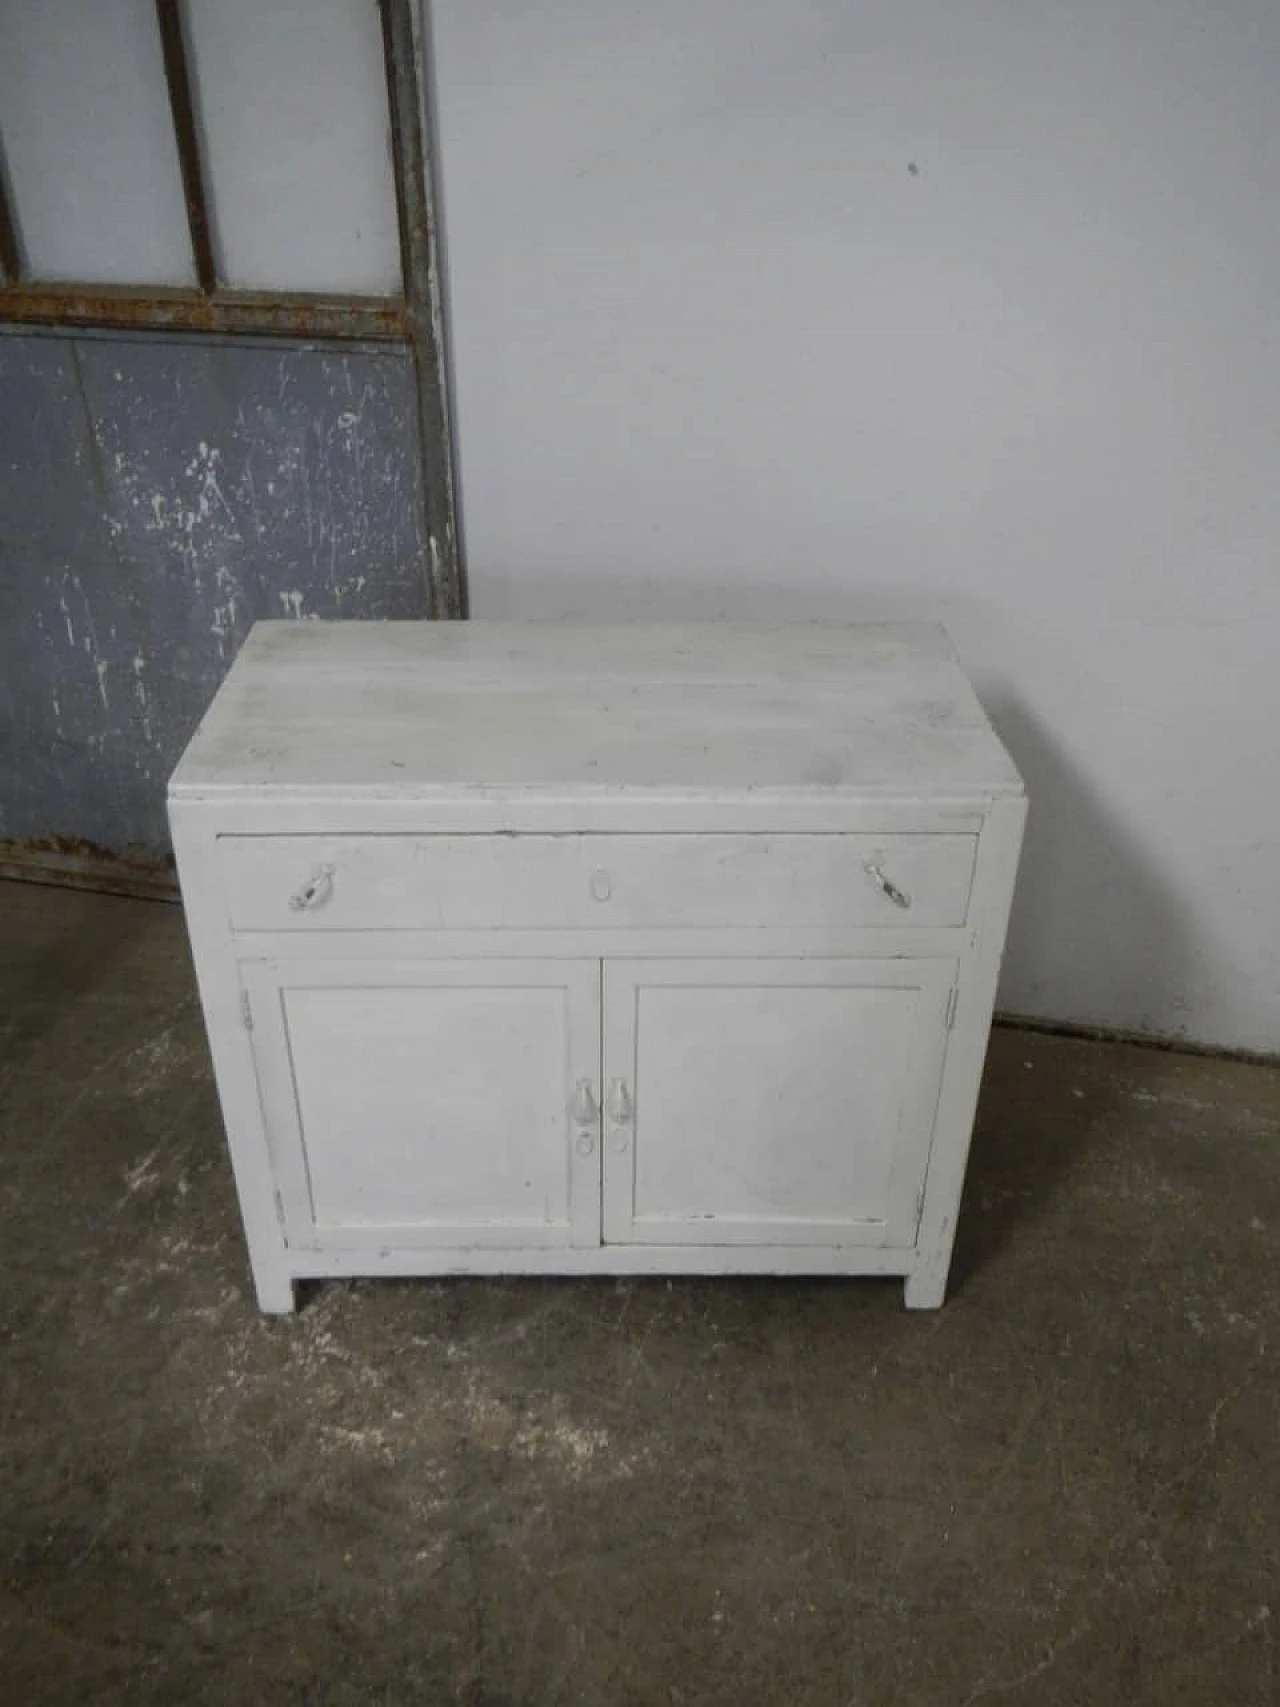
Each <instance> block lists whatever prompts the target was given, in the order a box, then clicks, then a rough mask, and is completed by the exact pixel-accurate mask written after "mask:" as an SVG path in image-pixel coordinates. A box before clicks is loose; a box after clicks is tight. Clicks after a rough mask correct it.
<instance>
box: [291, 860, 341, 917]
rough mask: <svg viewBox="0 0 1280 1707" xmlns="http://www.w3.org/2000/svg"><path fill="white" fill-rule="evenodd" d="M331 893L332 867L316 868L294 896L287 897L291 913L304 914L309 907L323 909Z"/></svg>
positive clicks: (322, 866)
mask: <svg viewBox="0 0 1280 1707" xmlns="http://www.w3.org/2000/svg"><path fill="white" fill-rule="evenodd" d="M332 893H333V867H332V866H331V865H321V866H317V867H316V869H315V871H314V872H313V873H312V874H311V876H310V877H309V878H308V880H307V881H306V882H305V883H304V884H303V885H302V888H301V889H299V890H298V892H297V894H296V895H290V897H289V911H290V912H291V913H305V912H306V911H307V910H308V909H309V908H311V907H323V906H324V904H325V902H326V901H327V900H328V899H329V896H330V895H331V894H332Z"/></svg>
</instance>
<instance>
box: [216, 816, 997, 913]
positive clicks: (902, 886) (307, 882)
mask: <svg viewBox="0 0 1280 1707" xmlns="http://www.w3.org/2000/svg"><path fill="white" fill-rule="evenodd" d="M976 847H977V838H976V836H971V835H950V834H947V835H901V834H893V835H885V836H876V835H861V834H859V835H786V834H782V835H688V834H677V835H659V836H631V835H604V836H574V835H561V836H540V835H499V836H430V835H387V836H360V835H335V836H224V837H222V838H221V839H220V842H219V850H220V857H221V863H222V872H223V879H224V883H225V886H226V892H227V897H228V901H229V905H230V912H231V922H232V924H233V926H234V927H235V928H236V929H237V930H242V931H374V930H376V931H383V930H385V931H396V930H418V931H420V930H427V931H432V930H450V931H454V930H589V929H597V930H620V929H637V928H639V929H650V928H651V929H667V930H671V929H691V930H716V929H722V928H723V929H735V928H743V927H746V928H751V929H775V930H814V929H830V930H841V929H850V928H859V929H860V928H863V927H867V926H871V927H874V926H877V925H880V926H897V927H899V928H902V927H911V926H919V927H926V926H929V927H934V928H937V927H940V926H941V927H945V926H951V925H961V924H963V923H964V921H965V916H966V914H967V911H968V904H969V889H970V885H971V883H972V879H973V862H974V853H975V850H976Z"/></svg>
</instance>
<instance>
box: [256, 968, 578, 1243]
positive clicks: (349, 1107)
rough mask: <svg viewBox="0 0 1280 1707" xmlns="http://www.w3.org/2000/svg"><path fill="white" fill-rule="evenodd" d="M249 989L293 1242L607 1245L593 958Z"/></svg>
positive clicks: (267, 979)
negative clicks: (603, 1224)
mask: <svg viewBox="0 0 1280 1707" xmlns="http://www.w3.org/2000/svg"><path fill="white" fill-rule="evenodd" d="M241 977H242V980H243V985H244V989H245V992H246V995H247V997H248V1014H249V1016H250V1018H251V1021H252V1026H253V1031H252V1038H253V1050H254V1057H255V1061H256V1065H257V1073H258V1086H259V1091H260V1094H261V1098H262V1107H263V1114H264V1117H265V1124H266V1130H267V1139H268V1144H269V1146H270V1149H271V1161H272V1168H273V1171H274V1174H275V1179H276V1185H277V1190H278V1192H279V1196H280V1209H281V1214H282V1217H283V1221H284V1228H285V1238H286V1241H287V1242H288V1243H289V1244H291V1245H293V1246H295V1247H300V1248H306V1249H326V1248H328V1249H352V1248H367V1247H369V1246H371V1245H374V1246H379V1247H383V1248H390V1247H412V1246H416V1247H419V1248H421V1247H429V1246H448V1247H459V1246H470V1247H472V1248H475V1247H488V1248H495V1247H498V1248H501V1247H509V1248H517V1249H518V1248H521V1247H525V1248H527V1247H530V1246H557V1245H559V1246H564V1245H595V1244H598V1243H599V1238H600V1156H599V1151H600V1130H599V1119H598V1115H597V1114H596V1112H595V1111H596V1107H597V1104H598V1085H599V1072H600V963H599V961H598V960H551V961H546V960H414V961H410V960H394V961H392V960H386V961H372V962H365V961H358V960H351V961H337V960H310V959H307V960H303V959H298V960H273V961H248V962H245V963H244V964H243V965H242V967H241ZM584 1087H585V1088H584Z"/></svg>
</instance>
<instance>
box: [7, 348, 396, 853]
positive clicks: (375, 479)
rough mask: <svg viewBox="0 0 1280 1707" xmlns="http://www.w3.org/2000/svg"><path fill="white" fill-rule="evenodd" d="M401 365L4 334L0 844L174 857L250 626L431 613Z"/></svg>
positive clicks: (318, 353)
mask: <svg viewBox="0 0 1280 1707" xmlns="http://www.w3.org/2000/svg"><path fill="white" fill-rule="evenodd" d="M420 468H421V456H420V451H419V443H418V432H417V422H416V413H415V403H414V388H413V372H412V367H411V364H410V361H409V358H408V356H407V355H406V354H405V353H404V352H403V351H401V350H399V349H394V348H390V347H387V348H381V347H363V346H362V347H360V348H351V347H345V348H339V347H336V346H328V347H323V348H321V347H301V346H296V345H295V346H286V345H275V344H267V343H264V342H263V341H261V340H258V341H245V342H230V341H221V342H215V341H211V340H209V339H207V338H184V337H176V336H173V335H169V334H166V335H162V336H150V337H148V336H144V335H138V336H130V337H124V336H119V335H111V336H100V337H99V336H93V335H81V336H76V337H70V336H65V335H54V334H49V335H44V334H27V333H22V334H14V333H10V334H7V335H0V840H6V839H10V838H13V839H22V840H27V839H31V840H35V839H41V838H45V837H49V836H58V835H62V836H71V837H76V838H84V839H87V840H89V841H91V842H93V843H96V844H98V845H100V846H102V847H105V848H107V849H110V850H112V851H113V852H121V851H124V850H125V849H127V848H138V849H142V850H145V851H147V852H150V853H161V852H163V851H164V850H165V849H166V847H167V841H168V838H167V831H166V826H165V819H164V785H165V780H166V777H167V775H168V773H169V770H170V769H171V768H172V766H173V763H174V762H175V760H176V758H177V756H178V754H179V753H180V751H181V749H182V746H183V744H184V742H185V741H186V739H187V737H188V735H189V734H190V732H191V730H192V729H193V728H194V726H195V724H196V722H197V721H198V719H199V717H200V715H201V714H202V712H203V710H204V708H205V706H206V705H207V703H208V701H209V699H210V697H211V696H212V694H213V692H214V689H215V688H216V687H217V685H218V683H219V681H220V680H221V679H222V676H223V675H224V673H225V671H226V669H227V667H228V665H229V664H230V662H231V660H232V659H233V658H234V656H235V653H236V651H237V649H238V647H239V645H240V642H241V640H242V639H243V638H244V635H245V634H246V632H247V631H248V628H249V626H250V624H251V623H252V622H253V621H255V620H256V619H257V618H258V617H267V616H271V617H296V618H298V619H300V620H305V619H306V618H308V617H425V616H426V615H427V608H428V606H427V588H426V582H425V579H424V576H423V572H422V561H423V523H422V494H421V484H420Z"/></svg>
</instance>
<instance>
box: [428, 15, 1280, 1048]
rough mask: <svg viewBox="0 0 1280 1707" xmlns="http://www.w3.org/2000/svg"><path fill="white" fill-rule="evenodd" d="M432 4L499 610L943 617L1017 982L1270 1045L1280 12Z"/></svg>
mask: <svg viewBox="0 0 1280 1707" xmlns="http://www.w3.org/2000/svg"><path fill="white" fill-rule="evenodd" d="M431 13H432V16H433V20H434V27H435V55H434V59H435V72H436V83H437V89H438V111H437V118H438V128H439V138H440V162H439V164H440V169H441V172H442V176H443V181H444V214H445V220H446V224H447V231H448V239H449V270H450V275H451V286H452V288H451V310H452V312H451V327H450V329H451V336H452V347H453V358H454V364H455V369H456V380H457V385H456V392H457V413H456V420H457V424H458V451H459V463H460V472H461V490H462V510H463V519H464V521H465V524H466V532H467V564H468V577H469V586H470V590H471V602H472V609H473V610H474V612H475V614H476V615H477V616H481V617H484V616H496V615H537V616H540V617H552V616H555V615H556V614H557V613H559V612H575V613H588V614H592V615H597V616H599V615H626V614H628V613H630V612H639V611H643V613H644V614H645V615H646V616H659V615H662V614H664V613H665V614H668V615H672V616H674V615H679V614H682V613H692V614H697V615H702V616H709V615H714V614H715V613H716V612H719V611H727V612H732V613H736V614H740V615H751V614H760V615H775V614H778V613H779V612H785V613H787V614H790V615H794V616H800V617H803V616H809V617H818V618H821V617H824V616H827V615H845V616H856V615H861V614H866V615H871V616H877V617H889V616H906V617H915V616H932V617H938V618H940V619H942V620H944V621H945V622H946V623H947V625H948V627H949V628H950V629H951V632H952V634H953V637H954V639H955V641H956V643H957V645H958V646H959V648H960V651H961V652H962V654H963V656H964V658H965V661H966V663H967V664H968V665H969V667H970V669H971V671H972V672H973V674H974V676H975V677H976V680H977V683H978V687H979V690H980V692H981V693H982V694H983V695H984V696H985V698H986V701H987V703H988V706H989V708H990V710H991V712H992V714H993V716H994V717H995V719H996V722H997V724H998V725H999V727H1000V728H1001V730H1002V732H1003V733H1004V734H1005V735H1006V737H1007V738H1008V741H1009V744H1010V746H1011V747H1012V749H1013V752H1014V755H1015V757H1016V758H1017V759H1018V760H1019V761H1020V763H1021V764H1022V766H1023V767H1024V770H1025V773H1026V777H1027V782H1028V784H1029V787H1030V792H1031V817H1030V824H1029V829H1028V838H1027V845H1026V855H1025V859H1024V862H1023V871H1022V878H1021V882H1020V886H1019V895H1018V902H1017V907H1016V911H1015V917H1014V923H1013V930H1012V933H1011V937H1010V943H1009V953H1008V957H1007V960H1006V965H1005V980H1004V984H1003V988H1002V992H1001V999H1002V1002H1003V1003H1004V1005H1005V1006H1006V1007H1009V1008H1012V1009H1017V1010H1022V1011H1024V1012H1030V1013H1035V1014H1041V1015H1046V1016H1050V1017H1054V1018H1060V1019H1073V1020H1083V1021H1093V1022H1101V1023H1107V1024H1113V1025H1123V1026H1136V1027H1141V1028H1143V1029H1145V1030H1150V1031H1156V1032H1163V1033H1168V1034H1172V1035H1189V1036H1191V1037H1193V1038H1198V1039H1203V1040H1205V1041H1209V1042H1217V1043H1228V1044H1240V1045H1246V1046H1254V1047H1258V1048H1262V1049H1271V1050H1275V1049H1277V1048H1280V977H1277V967H1280V879H1278V871H1280V861H1278V859H1277V849H1278V848H1280V786H1278V784H1280V758H1278V756H1277V730H1280V669H1277V666H1276V637H1277V634H1280V574H1278V573H1277V562H1278V561H1280V477H1278V475H1277V468H1278V466H1280V337H1278V336H1277V304H1278V303H1280V225H1278V224H1277V221H1276V218H1275V190H1276V184H1277V181H1278V180H1280V100H1277V89H1280V6H1277V5H1276V4H1275V0H1221V3H1220V4H1218V5H1215V6H1208V5H1206V4H1205V3H1204V0H1125V3H1124V4H1121V5H1118V4H1116V3H1115V0H1075V3H1074V4H1063V3H1062V0H1023V3H1020V4H1013V3H1011V0H914V3H911V4H905V3H904V0H860V3H859V4H857V5H851V4H849V0H806V4H804V5H800V6H795V5H790V6H789V5H785V4H779V3H778V0H653V3H652V4H649V5H644V6H639V5H636V4H635V3H634V0H541V3H540V4H538V5H536V6H530V5H527V4H524V3H523V0H486V4H484V5H475V4H474V3H472V0H432V5H431Z"/></svg>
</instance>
